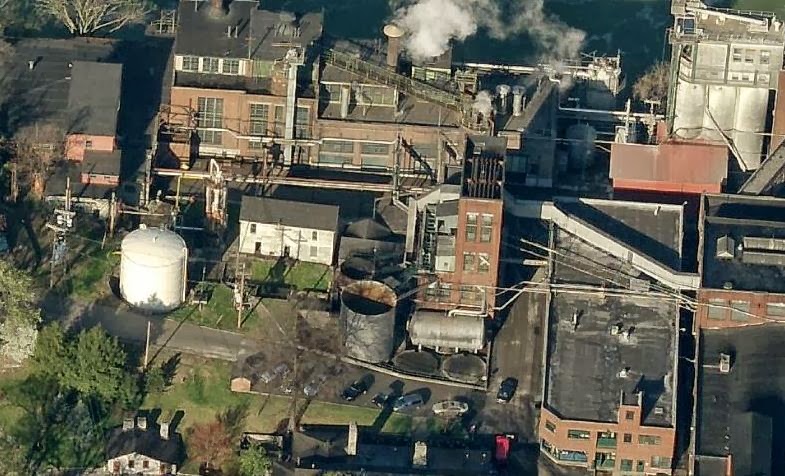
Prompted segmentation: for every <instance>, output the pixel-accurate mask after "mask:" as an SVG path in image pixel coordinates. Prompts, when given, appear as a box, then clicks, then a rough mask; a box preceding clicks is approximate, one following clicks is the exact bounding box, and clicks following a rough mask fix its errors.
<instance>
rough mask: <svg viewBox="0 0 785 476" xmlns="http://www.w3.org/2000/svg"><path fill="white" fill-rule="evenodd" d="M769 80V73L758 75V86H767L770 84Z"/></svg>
mask: <svg viewBox="0 0 785 476" xmlns="http://www.w3.org/2000/svg"><path fill="white" fill-rule="evenodd" d="M769 79H770V76H769V75H768V73H758V84H761V85H767V84H769Z"/></svg>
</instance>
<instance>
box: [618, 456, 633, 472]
mask: <svg viewBox="0 0 785 476" xmlns="http://www.w3.org/2000/svg"><path fill="white" fill-rule="evenodd" d="M619 469H620V470H622V471H632V460H631V459H623V460H621V462H620V463H619Z"/></svg>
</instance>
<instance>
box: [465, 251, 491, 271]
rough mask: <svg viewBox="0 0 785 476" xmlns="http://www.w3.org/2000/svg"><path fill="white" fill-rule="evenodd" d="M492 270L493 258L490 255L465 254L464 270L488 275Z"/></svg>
mask: <svg viewBox="0 0 785 476" xmlns="http://www.w3.org/2000/svg"><path fill="white" fill-rule="evenodd" d="M490 269H491V256H490V255H489V254H488V253H467V252H464V253H463V270H464V271H477V272H478V273H487V272H488V271H490Z"/></svg>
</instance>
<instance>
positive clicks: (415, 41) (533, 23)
mask: <svg viewBox="0 0 785 476" xmlns="http://www.w3.org/2000/svg"><path fill="white" fill-rule="evenodd" d="M543 1H544V0H509V1H507V2H499V1H498V0H403V2H402V3H403V6H402V7H400V8H399V9H398V10H396V12H395V14H394V21H395V23H396V24H397V25H398V26H400V27H401V28H403V29H404V30H405V31H406V32H407V33H408V34H409V36H408V37H407V38H406V41H405V44H404V46H405V47H406V49H407V51H409V54H410V55H411V56H412V57H413V58H414V59H420V60H422V59H427V58H433V57H435V56H439V55H441V54H442V53H444V52H445V51H447V49H448V48H449V45H450V41H453V40H455V41H463V40H465V39H466V38H468V37H470V36H472V35H474V34H475V33H476V32H477V30H478V29H479V28H483V29H484V30H486V31H487V32H488V35H489V36H490V37H492V38H494V39H497V40H504V39H506V38H508V37H510V36H515V35H519V34H526V35H528V36H529V37H530V38H531V40H532V42H533V43H534V45H535V46H536V47H538V48H539V50H540V54H539V56H540V57H541V62H547V61H550V60H553V59H563V58H574V57H576V56H577V55H578V53H579V52H580V48H581V46H582V44H583V40H584V38H585V36H586V34H585V33H584V32H583V31H580V30H577V29H575V28H572V27H570V26H568V25H566V24H564V23H562V22H560V21H559V20H558V19H555V18H553V16H552V15H549V14H547V13H545V10H544V8H543ZM502 3H503V5H502Z"/></svg>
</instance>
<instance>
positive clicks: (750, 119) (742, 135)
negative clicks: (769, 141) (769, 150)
mask: <svg viewBox="0 0 785 476" xmlns="http://www.w3.org/2000/svg"><path fill="white" fill-rule="evenodd" d="M768 102H769V91H768V90H766V89H763V88H739V101H738V106H737V107H736V117H735V119H734V122H733V124H734V127H733V128H734V129H735V132H734V134H733V136H732V137H733V142H734V144H735V145H736V148H737V149H738V151H739V153H740V154H741V156H742V159H743V160H744V163H745V164H746V166H747V170H754V169H757V168H758V166H760V161H761V152H762V148H763V136H762V135H759V134H755V133H758V132H765V129H766V111H767V110H768Z"/></svg>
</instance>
